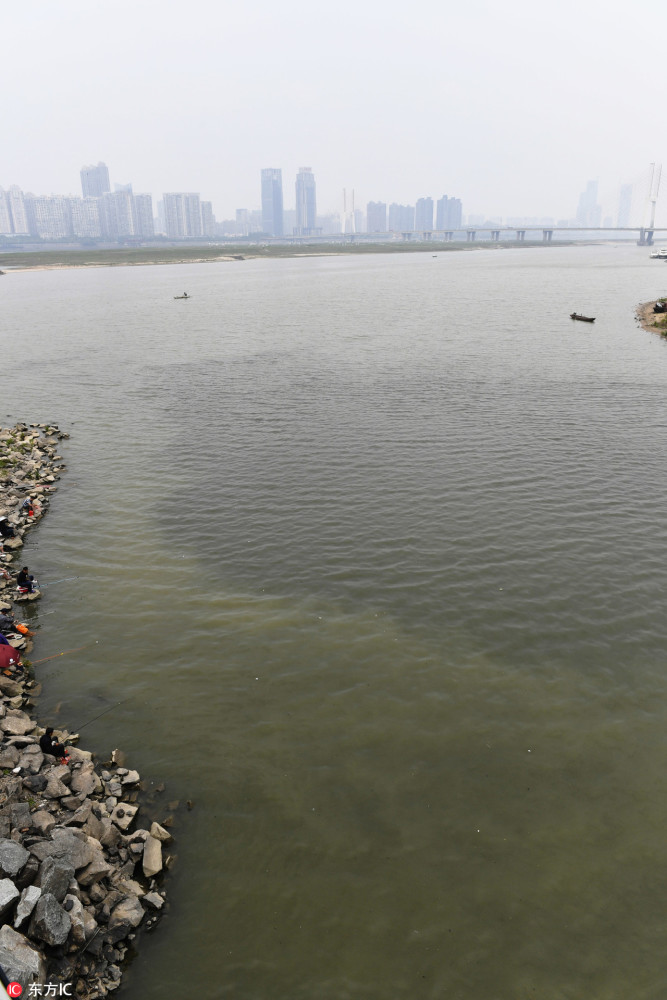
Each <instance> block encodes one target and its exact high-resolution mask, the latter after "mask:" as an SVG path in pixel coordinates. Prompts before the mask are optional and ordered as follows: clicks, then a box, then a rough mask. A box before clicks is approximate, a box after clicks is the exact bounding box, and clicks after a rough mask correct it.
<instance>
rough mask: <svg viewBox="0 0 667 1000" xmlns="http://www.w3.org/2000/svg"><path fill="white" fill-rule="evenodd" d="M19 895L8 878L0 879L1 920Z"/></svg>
mask: <svg viewBox="0 0 667 1000" xmlns="http://www.w3.org/2000/svg"><path fill="white" fill-rule="evenodd" d="M20 895H21V893H20V892H19V891H18V889H17V888H16V886H15V885H14V883H13V882H12V880H11V879H10V878H3V879H0V919H3V918H4V916H5V914H6V913H7V912H8V911H9V910H11V908H12V906H13V905H14V903H15V902H16V900H17V899H18V898H19V896H20Z"/></svg>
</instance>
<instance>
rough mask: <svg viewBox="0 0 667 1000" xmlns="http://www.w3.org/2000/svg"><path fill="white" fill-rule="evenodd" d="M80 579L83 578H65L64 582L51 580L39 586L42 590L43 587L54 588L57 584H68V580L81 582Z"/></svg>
mask: <svg viewBox="0 0 667 1000" xmlns="http://www.w3.org/2000/svg"><path fill="white" fill-rule="evenodd" d="M80 579H81V577H79V576H65V577H63V579H62V580H49V581H47V583H41V584H40V585H39V586H40V589H41V588H42V587H53V586H54V584H56V583H67V582H68V580H80Z"/></svg>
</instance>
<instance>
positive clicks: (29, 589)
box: [16, 566, 35, 594]
mask: <svg viewBox="0 0 667 1000" xmlns="http://www.w3.org/2000/svg"><path fill="white" fill-rule="evenodd" d="M16 585H17V587H18V588H19V590H20V591H21V593H22V594H32V593H34V590H35V578H34V576H31V575H30V570H29V569H28V567H27V566H23V567H22V568H21V571H20V572H19V573H17V575H16Z"/></svg>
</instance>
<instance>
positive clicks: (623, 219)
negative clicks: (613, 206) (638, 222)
mask: <svg viewBox="0 0 667 1000" xmlns="http://www.w3.org/2000/svg"><path fill="white" fill-rule="evenodd" d="M631 212H632V184H621V193H620V196H619V199H618V221H617V225H618V226H622V227H625V226H629V225H630V213H631Z"/></svg>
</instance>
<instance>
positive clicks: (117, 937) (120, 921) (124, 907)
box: [108, 896, 144, 944]
mask: <svg viewBox="0 0 667 1000" xmlns="http://www.w3.org/2000/svg"><path fill="white" fill-rule="evenodd" d="M143 916H144V908H143V906H142V905H141V903H140V902H139V900H138V899H137V897H136V896H128V897H127V898H126V899H122V900H121V901H120V903H118V905H117V906H116V907H115V908H114V910H113V912H112V914H111V916H110V917H109V926H108V934H109V937H110V938H111V940H112V941H113V942H114V944H115V943H116V942H117V941H122V940H123V938H126V937H127V935H128V934H130V933H131V932H132V931H133V930H134V929H135V928H136V927H138V926H139V924H140V923H141V921H142V919H143Z"/></svg>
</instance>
